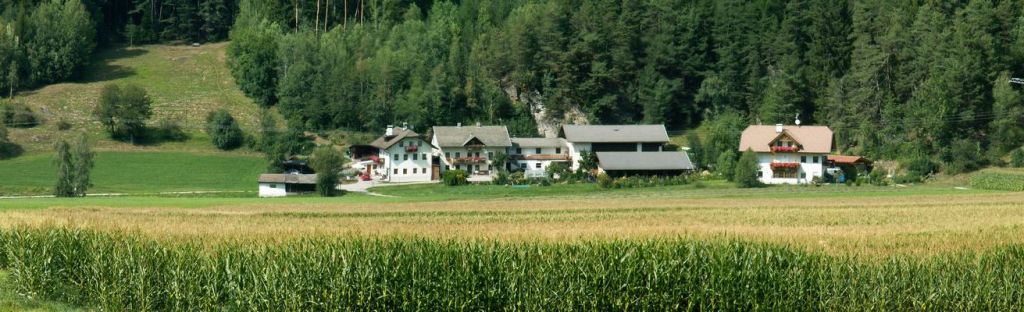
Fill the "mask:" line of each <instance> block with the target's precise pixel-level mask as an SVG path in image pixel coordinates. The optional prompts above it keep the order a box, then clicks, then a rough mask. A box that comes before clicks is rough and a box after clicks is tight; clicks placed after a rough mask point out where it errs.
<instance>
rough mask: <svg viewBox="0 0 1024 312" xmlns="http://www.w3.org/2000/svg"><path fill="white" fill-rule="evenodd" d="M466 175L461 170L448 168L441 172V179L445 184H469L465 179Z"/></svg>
mask: <svg viewBox="0 0 1024 312" xmlns="http://www.w3.org/2000/svg"><path fill="white" fill-rule="evenodd" d="M467 177H468V175H467V174H466V172H465V171H462V170H448V171H445V172H444V173H443V174H441V181H443V182H444V185H447V186H459V185H466V184H469V181H467V180H466V178H467Z"/></svg>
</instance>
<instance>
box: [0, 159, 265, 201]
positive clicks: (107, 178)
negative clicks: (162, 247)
mask: <svg viewBox="0 0 1024 312" xmlns="http://www.w3.org/2000/svg"><path fill="white" fill-rule="evenodd" d="M52 158H53V156H52V155H51V154H34V155H26V156H21V157H18V158H14V159H9V160H0V172H3V173H4V174H3V175H4V178H3V179H0V195H39V194H42V195H45V194H50V193H51V192H52V191H51V190H52V188H53V184H54V181H55V178H54V176H55V174H56V173H55V171H56V170H55V169H54V168H53V165H52V161H53V160H52ZM95 161H96V166H95V167H94V168H93V172H92V176H91V178H92V183H93V185H94V186H93V187H92V188H91V189H90V193H94V194H95V193H128V194H137V193H158V192H188V191H233V192H249V193H250V196H255V193H253V192H254V191H255V189H256V177H257V176H258V175H259V174H260V173H262V172H263V170H264V169H265V168H266V161H265V160H264V159H263V157H259V156H253V155H244V154H230V153H212V154H205V153H204V154H197V153H188V152H115V151H101V152H98V153H97V154H96V158H95ZM0 205H2V204H0Z"/></svg>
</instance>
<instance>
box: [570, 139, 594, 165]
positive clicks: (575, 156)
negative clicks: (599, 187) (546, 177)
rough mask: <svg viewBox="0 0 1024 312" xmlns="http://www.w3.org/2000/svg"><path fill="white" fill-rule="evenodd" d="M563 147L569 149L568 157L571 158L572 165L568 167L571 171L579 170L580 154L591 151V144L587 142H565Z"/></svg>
mask: <svg viewBox="0 0 1024 312" xmlns="http://www.w3.org/2000/svg"><path fill="white" fill-rule="evenodd" d="M565 145H566V146H567V148H568V149H569V156H572V163H571V164H570V167H572V170H576V169H579V168H580V158H581V157H580V153H581V152H585V151H590V150H591V144H590V143H587V142H566V143H565Z"/></svg>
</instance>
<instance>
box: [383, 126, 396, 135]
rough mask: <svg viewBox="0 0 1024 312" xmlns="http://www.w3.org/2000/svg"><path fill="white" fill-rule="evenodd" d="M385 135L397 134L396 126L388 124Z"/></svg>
mask: <svg viewBox="0 0 1024 312" xmlns="http://www.w3.org/2000/svg"><path fill="white" fill-rule="evenodd" d="M384 136H395V126H392V125H388V130H387V131H385V132H384Z"/></svg>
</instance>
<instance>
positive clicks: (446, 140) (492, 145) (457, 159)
mask: <svg viewBox="0 0 1024 312" xmlns="http://www.w3.org/2000/svg"><path fill="white" fill-rule="evenodd" d="M431 144H432V145H433V146H434V147H435V148H436V150H435V151H434V153H435V155H438V156H440V158H439V160H440V161H439V163H438V165H439V166H440V171H441V172H445V171H448V170H452V169H455V170H465V171H466V172H468V173H469V177H470V179H474V178H475V179H490V177H493V176H494V175H495V174H496V173H497V169H498V166H505V164H504V163H502V164H497V163H494V162H493V161H492V159H494V155H497V154H498V153H508V148H509V147H512V140H511V138H509V136H508V129H507V128H505V126H481V125H480V124H477V125H475V126H462V125H461V124H459V125H457V126H455V127H434V137H433V139H431Z"/></svg>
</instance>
